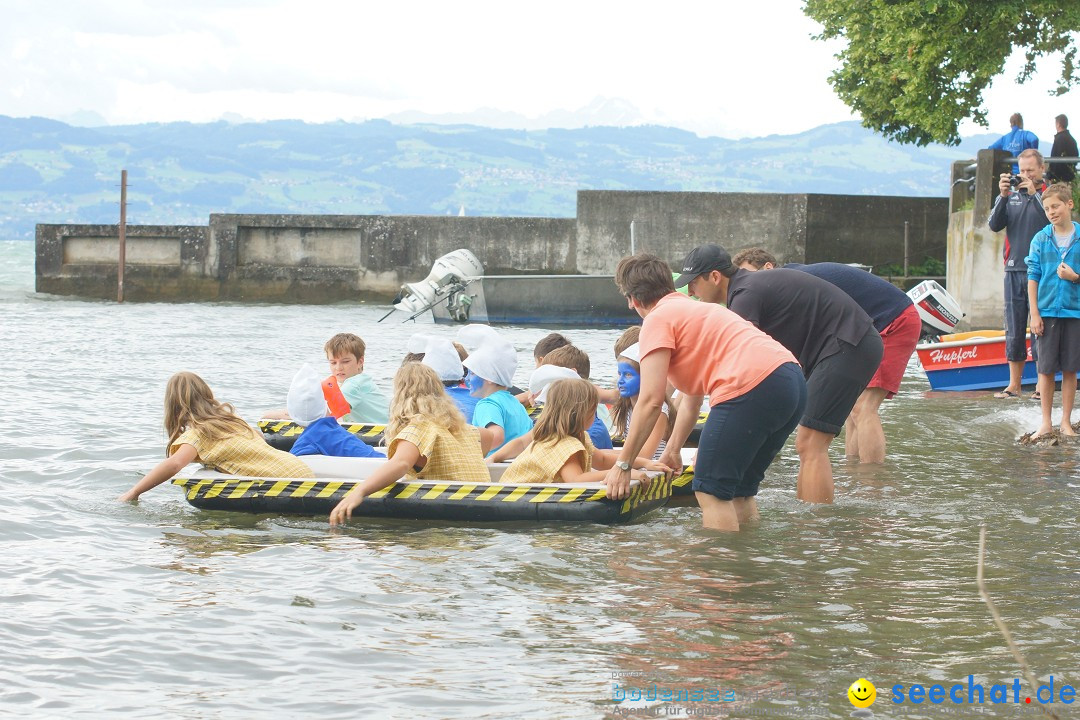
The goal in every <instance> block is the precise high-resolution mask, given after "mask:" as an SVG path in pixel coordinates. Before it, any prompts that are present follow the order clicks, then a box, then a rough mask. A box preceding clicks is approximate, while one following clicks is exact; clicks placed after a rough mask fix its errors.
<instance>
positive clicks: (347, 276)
mask: <svg viewBox="0 0 1080 720" xmlns="http://www.w3.org/2000/svg"><path fill="white" fill-rule="evenodd" d="M947 203H948V201H947V200H945V199H944V198H889V197H884V198H880V197H878V198H870V197H862V196H832V195H778V194H757V193H698V192H615V191H580V192H579V193H578V211H577V217H576V218H525V217H447V216H414V215H401V216H383V215H257V214H252V215H235V214H215V215H211V216H210V219H209V223H208V224H207V226H206V227H197V226H145V225H142V226H128V231H127V238H128V239H127V268H126V271H125V294H126V297H127V298H128V299H131V300H162V301H173V300H185V301H192V300H194V301H201V300H241V301H255V302H258V301H265V302H310V303H322V302H336V301H341V300H356V299H377V300H383V301H385V300H387V299H389V298H392V297H393V296H394V295H395V294H396V292H397V290H398V288H399V287H400V286H401V284H402V283H405V282H411V281H415V280H417V279H420V278H423V277H425V276H426V275H427V273H428V271H429V270H430V268H431V265H432V263H433V262H434V261H435V260H436V259H437V258H438V257H440V256H441V255H444V254H446V253H448V252H450V251H452V250H455V249H457V248H462V247H464V248H468V249H470V250H472V252H473V253H475V254H476V256H477V257H478V258H480V260H481V262H483V263H484V266H485V269H486V272H487V273H488V274H492V275H502V274H610V273H612V272H613V271H614V268H615V265H616V264H617V263H618V261H619V259H620V258H622V257H623V256H625V255H627V254H629V253H630V250H631V224H633V244H634V249H635V250H638V251H641V250H647V251H649V252H652V253H655V254H657V255H659V256H660V257H663V258H665V259H667V260H668V261H669V262H671V263H673V264H675V265H677V264H678V263H679V262H680V261H681V260H682V258H683V256H684V255H685V254H686V253H687V252H688V251H689V250H690V249H691V248H693V247H694V246H696V245H699V244H701V243H706V242H720V243H721V244H723V245H725V246H726V247H728V249H729V250H731V251H732V252H735V251H736V250H739V249H742V248H745V247H749V246H752V245H760V246H763V247H765V248H766V249H768V250H769V251H770V252H772V253H774V254H775V255H776V256H777V257H778V258H779V259H780V260H782V261H784V262H793V261H800V262H806V261H810V262H815V261H818V260H837V261H843V262H862V263H867V264H876V263H879V262H897V261H898V260H897V259H898V258H899V260H901V261H902V258H903V226H904V221H905V220H908V221H909V223H910V226H909V238H910V239H911V241H912V242H911V255H912V257H913V261H914V262H918V261H921V260H922V258H923V255H925V254H929V255H931V256H932V257H938V258H941V259H944V257H945V237H946V230H947V217H948V216H947ZM116 258H117V228H116V226H110V225H39V226H38V227H37V289H38V291H39V292H48V293H54V294H61V295H81V296H85V297H99V298H112V297H115V295H116Z"/></svg>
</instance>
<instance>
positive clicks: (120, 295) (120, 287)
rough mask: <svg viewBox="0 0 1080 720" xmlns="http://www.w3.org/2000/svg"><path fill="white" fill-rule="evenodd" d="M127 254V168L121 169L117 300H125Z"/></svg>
mask: <svg viewBox="0 0 1080 720" xmlns="http://www.w3.org/2000/svg"><path fill="white" fill-rule="evenodd" d="M126 255H127V170H121V171H120V259H119V261H118V263H117V272H116V302H118V303H122V302H124V264H125V256H126Z"/></svg>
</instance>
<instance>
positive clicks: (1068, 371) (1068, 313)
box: [1025, 183, 1080, 439]
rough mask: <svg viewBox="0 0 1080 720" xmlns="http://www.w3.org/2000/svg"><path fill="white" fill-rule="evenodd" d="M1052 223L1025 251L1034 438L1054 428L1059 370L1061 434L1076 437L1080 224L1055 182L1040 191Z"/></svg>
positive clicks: (1066, 191) (1068, 194)
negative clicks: (1037, 411)
mask: <svg viewBox="0 0 1080 720" xmlns="http://www.w3.org/2000/svg"><path fill="white" fill-rule="evenodd" d="M1042 203H1043V209H1044V210H1045V211H1046V217H1047V218H1048V219H1049V220H1050V224H1049V225H1047V226H1046V227H1045V228H1043V229H1042V230H1040V231H1039V232H1038V233H1036V234H1035V237H1033V238H1032V239H1031V248H1030V249H1029V250H1028V256H1027V259H1026V261H1025V262H1026V263H1027V275H1028V298H1029V301H1030V307H1031V331H1032V332H1033V333H1035V334H1036V335H1037V336H1039V357H1038V360H1036V368H1037V370H1038V371H1039V384H1038V390H1039V395H1040V397H1041V404H1042V423H1041V424H1040V425H1039V429H1038V430H1036V431H1035V433H1034V434H1033V435H1032V436H1031V437H1032V439H1034V438H1037V437H1040V436H1042V435H1046V434H1048V433H1051V432H1053V425H1052V424H1051V421H1050V412H1051V410H1052V409H1053V406H1054V375H1055V374H1057V373H1059V372H1060V373H1061V410H1062V414H1061V425H1060V426H1059V428H1060V432H1061V434H1062V435H1076V432H1075V431H1073V429H1072V409H1073V403H1074V401H1075V399H1076V373H1077V372H1078V371H1080V272H1077V271H1078V270H1080V242H1077V240H1078V238H1080V224H1077V223H1075V222H1073V220H1072V209H1073V200H1072V188H1071V187H1070V186H1069V185H1066V184H1065V183H1055V184H1054V185H1051V186H1050V187H1048V188H1047V189H1046V190H1044V191H1043V195H1042Z"/></svg>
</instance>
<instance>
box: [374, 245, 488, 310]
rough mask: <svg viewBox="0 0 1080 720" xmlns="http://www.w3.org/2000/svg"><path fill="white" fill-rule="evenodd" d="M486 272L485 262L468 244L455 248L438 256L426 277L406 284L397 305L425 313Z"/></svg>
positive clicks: (395, 304) (404, 308) (400, 307)
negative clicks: (483, 263)
mask: <svg viewBox="0 0 1080 720" xmlns="http://www.w3.org/2000/svg"><path fill="white" fill-rule="evenodd" d="M483 274H484V266H483V265H481V264H480V261H479V260H478V259H477V258H476V256H475V255H473V254H472V252H470V251H469V250H466V249H464V248H462V249H460V250H455V251H454V252H451V253H447V254H446V255H443V256H442V257H441V258H439V259H438V260H436V261H435V264H434V265H432V266H431V272H429V273H428V276H427V277H426V278H424V279H423V280H421V281H420V282H415V283H408V284H407V285H403V286H402V288H401V299H400V300H399V301H397V302H395V303H394V307H396V308H397V309H398V310H404V311H405V312H407V313H417V314H418V313H422V312H423V311H425V310H427V309H428V308H430V307H432V306H433V305H434V304H435V303H437V302H439V300H441V299H442V298H444V297H446V296H448V295H450V294H451V293H454V292H457V291H458V290H461V289H462V288H464V286H465V285H467V284H468V283H469V281H471V280H472V278H476V277H479V276H481V275H483Z"/></svg>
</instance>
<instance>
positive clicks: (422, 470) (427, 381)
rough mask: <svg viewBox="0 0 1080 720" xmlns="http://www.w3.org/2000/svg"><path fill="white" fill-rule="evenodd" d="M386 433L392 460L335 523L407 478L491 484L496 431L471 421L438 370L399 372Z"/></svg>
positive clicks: (418, 367)
mask: <svg viewBox="0 0 1080 720" xmlns="http://www.w3.org/2000/svg"><path fill="white" fill-rule="evenodd" d="M384 437H385V438H386V440H387V443H388V451H387V455H388V456H389V459H388V460H387V461H386V464H385V465H382V466H381V467H379V468H378V469H377V470H375V471H374V472H372V473H371V475H369V476H368V477H367V478H366V479H364V480H363V481H362V482H360V483H358V484H357V485H356V487H354V488H353V489H352V490H350V491H349V492H348V494H346V495H345V497H344V498H342V499H341V502H339V503H338V504H337V506H336V507H335V508H334V509H333V510H332V511H331V512H330V524H331V525H337V524H339V523H344V522H346V521H347V520H349V519H350V518H352V511H353V510H354V509H355V508H356V507H357V506H358V505H360V503H362V502H363V501H364V498H366V497H368V496H369V495H371V494H372V493H374V492H377V491H379V490H382V489H383V488H385V487H389V486H390V485H393V484H394V483H395V482H397V481H398V480H400V479H401V478H403V477H408V478H409V479H410V480H414V479H416V478H437V479H439V480H461V481H467V482H491V475H490V474H489V473H488V469H487V465H486V464H485V463H484V453H486V452H487V451H488V449H489V448H490V447H491V444H492V443H493V442H494V433H492V432H491V431H490V430H484V429H478V428H475V427H472V426H471V425H469V424H468V423H466V422H465V417H464V416H463V415H462V414H461V411H460V410H458V409H457V407H456V406H455V405H454V403H453V401H452V400H451V399H450V397H449V396H448V395H447V394H446V391H445V390H444V389H443V384H442V381H441V380H439V376H438V375H436V374H435V371H434V370H432V369H431V368H429V367H428V366H427V365H424V364H422V363H407V364H406V365H403V366H402V367H401V368H399V369H398V371H397V374H396V375H394V399H393V401H392V402H391V403H390V422H389V423H388V424H387V426H386V432H385V433H384Z"/></svg>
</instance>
